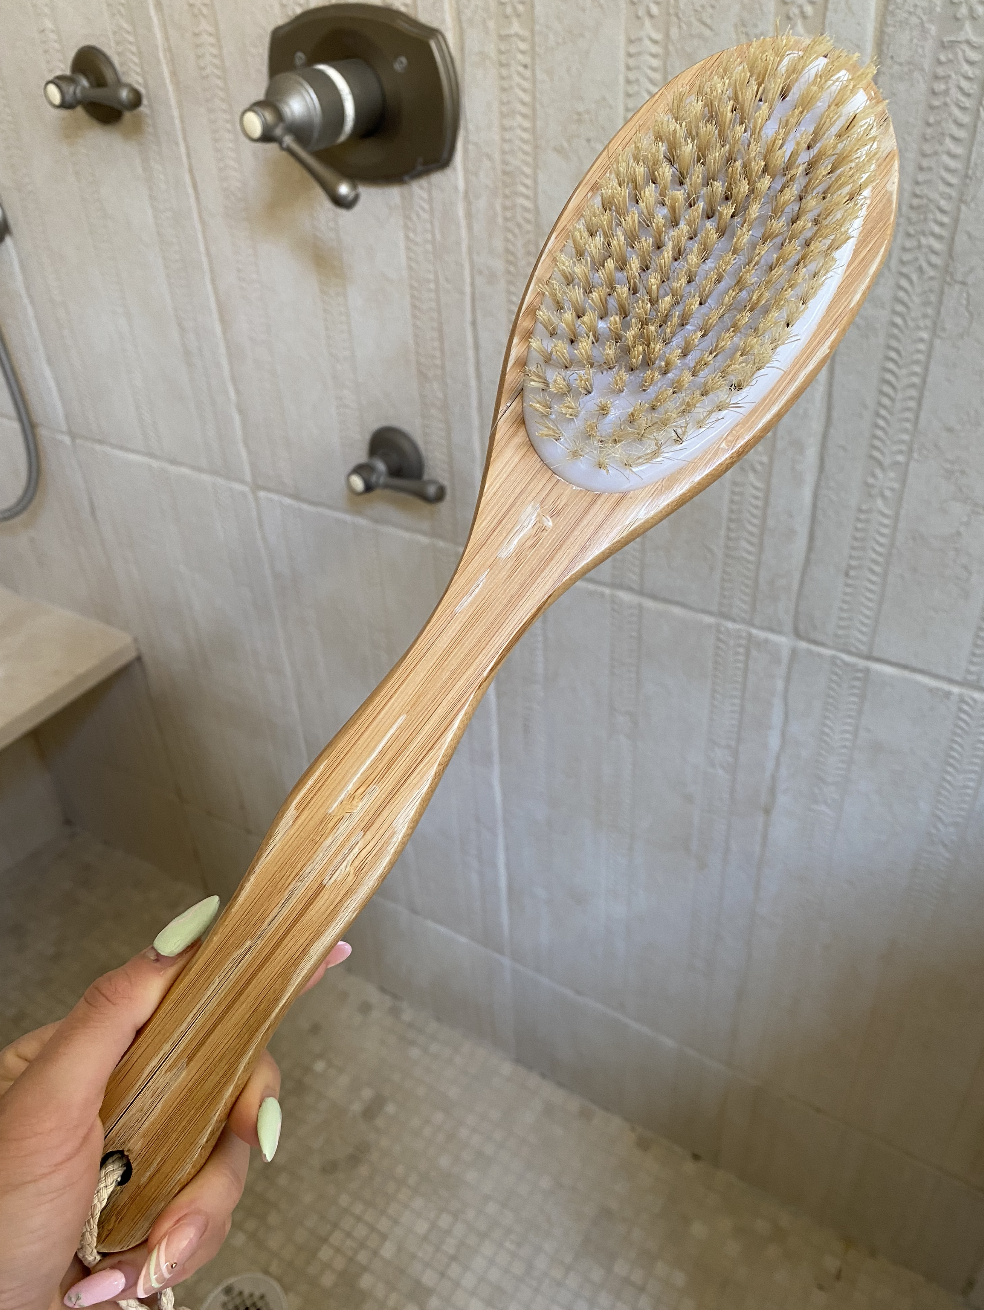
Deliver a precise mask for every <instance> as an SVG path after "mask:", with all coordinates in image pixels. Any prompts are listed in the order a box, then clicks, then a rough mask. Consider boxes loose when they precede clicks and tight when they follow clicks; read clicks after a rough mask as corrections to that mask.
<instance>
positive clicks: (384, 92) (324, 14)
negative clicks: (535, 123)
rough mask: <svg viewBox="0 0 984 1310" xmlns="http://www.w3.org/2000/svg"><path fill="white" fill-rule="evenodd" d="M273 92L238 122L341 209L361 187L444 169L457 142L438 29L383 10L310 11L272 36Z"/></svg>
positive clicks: (453, 79) (446, 54)
mask: <svg viewBox="0 0 984 1310" xmlns="http://www.w3.org/2000/svg"><path fill="white" fill-rule="evenodd" d="M268 67H269V76H270V83H269V85H268V86H267V89H266V94H265V96H264V97H263V99H262V100H257V101H256V102H255V103H254V104H252V105H250V106H249V107H248V108H247V109H245V110H243V113H242V114H241V115H240V119H239V122H240V126H241V127H242V129H243V132H244V133H245V134H246V136H248V137H249V139H250V140H251V141H274V142H276V143H277V144H278V145H279V146H280V148H281V149H282V150H285V151H286V152H287V153H288V154H289V155H291V156H292V157H293V158H294V159H296V160H297V162H298V163H299V164H301V166H302V167H303V168H305V169H307V171H308V173H310V175H311V176H312V177H313V178H314V180H315V181H316V182H317V183H318V185H319V186H320V187H321V188H322V190H323V191H324V192H325V194H326V195H327V196H328V198H329V199H330V200H331V201H332V202H333V203H334V204H336V205H339V206H341V207H342V208H343V209H351V208H352V206H353V205H354V204H355V203H356V202H357V200H358V199H359V187H358V183H359V182H360V181H361V182H377V183H386V182H391V183H392V182H407V181H409V180H410V179H411V178H414V177H419V176H420V174H422V173H429V172H431V171H432V170H434V169H437V168H444V167H446V165H447V164H448V163H450V161H451V156H452V154H453V153H454V144H455V139H456V137H457V133H458V80H457V76H456V74H455V69H454V62H453V60H452V58H451V52H450V50H449V49H448V45H447V42H446V41H445V39H444V37H443V36H442V34H441V33H440V32H439V31H438V30H437V29H436V28H434V27H427V26H426V25H425V24H423V23H419V22H417V20H416V19H414V18H410V17H408V16H407V15H406V14H403V13H400V12H398V11H397V10H395V9H385V8H383V7H381V6H379V5H366V4H340V5H325V6H323V7H322V8H320V9H309V10H308V11H307V12H306V13H303V14H299V15H298V16H297V17H296V18H292V19H291V21H290V22H289V23H285V24H284V25H283V26H282V27H278V28H275V29H274V31H273V32H272V34H271V36H270V54H269V65H268Z"/></svg>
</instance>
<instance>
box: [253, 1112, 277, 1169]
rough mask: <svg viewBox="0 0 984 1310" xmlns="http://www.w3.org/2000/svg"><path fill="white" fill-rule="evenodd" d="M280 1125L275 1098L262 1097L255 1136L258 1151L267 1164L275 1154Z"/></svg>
mask: <svg viewBox="0 0 984 1310" xmlns="http://www.w3.org/2000/svg"><path fill="white" fill-rule="evenodd" d="M282 1123H283V1115H282V1114H281V1112H280V1102H279V1101H278V1100H277V1098H276V1097H275V1096H266V1097H264V1099H263V1100H262V1101H261V1102H260V1112H259V1114H258V1115H257V1116H256V1135H257V1137H258V1138H259V1139H260V1151H261V1152H262V1155H263V1159H264V1160H265V1161H266V1162H267V1164H269V1163H270V1161H271V1160H272V1159H273V1157H274V1156H275V1155H276V1154H277V1146H278V1145H279V1143H280V1126H281V1124H282Z"/></svg>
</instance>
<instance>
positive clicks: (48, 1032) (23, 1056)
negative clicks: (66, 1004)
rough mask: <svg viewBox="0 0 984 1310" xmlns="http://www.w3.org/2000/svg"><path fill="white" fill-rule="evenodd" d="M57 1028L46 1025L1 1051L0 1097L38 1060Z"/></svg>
mask: <svg viewBox="0 0 984 1310" xmlns="http://www.w3.org/2000/svg"><path fill="white" fill-rule="evenodd" d="M57 1027H58V1024H57V1023H46V1024H45V1025H44V1027H43V1028H35V1029H34V1031H33V1032H30V1033H25V1034H24V1036H23V1037H18V1038H17V1040H16V1041H13V1042H11V1043H10V1045H9V1046H5V1047H4V1048H3V1050H2V1051H0V1096H3V1094H4V1092H5V1091H6V1090H7V1088H8V1087H9V1086H10V1084H11V1083H12V1082H15V1081H16V1079H18V1078H19V1077H20V1076H21V1074H22V1073H23V1072H24V1070H25V1069H26V1068H27V1066H28V1065H29V1064H30V1063H31V1061H32V1060H36V1059H37V1057H38V1056H39V1055H40V1053H41V1052H42V1051H43V1050H44V1048H45V1046H46V1045H47V1043H48V1040H49V1038H50V1037H51V1036H52V1034H53V1033H54V1032H55V1029H56V1028H57Z"/></svg>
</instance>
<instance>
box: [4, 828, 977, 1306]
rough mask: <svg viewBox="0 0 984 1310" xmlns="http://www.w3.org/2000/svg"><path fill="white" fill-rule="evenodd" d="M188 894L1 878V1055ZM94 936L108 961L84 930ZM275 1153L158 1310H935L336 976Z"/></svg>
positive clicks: (298, 1018)
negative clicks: (268, 1283) (230, 1297)
mask: <svg viewBox="0 0 984 1310" xmlns="http://www.w3.org/2000/svg"><path fill="white" fill-rule="evenodd" d="M193 899H195V897H194V893H193V892H192V891H191V890H190V889H189V888H188V887H185V886H182V885H181V884H179V883H176V882H172V881H170V880H168V879H167V878H165V877H164V876H163V875H161V874H158V873H157V872H156V871H155V870H154V869H152V868H151V867H150V866H149V865H146V864H144V863H142V862H141V861H139V860H135V859H133V858H131V857H130V856H126V855H123V854H121V853H120V852H118V851H114V850H111V849H110V848H108V847H106V846H103V845H101V844H100V843H99V842H97V841H95V840H94V839H92V838H90V837H88V836H86V835H84V834H83V835H79V836H76V837H74V838H72V839H69V840H67V841H65V842H62V843H57V844H55V845H54V846H49V847H47V848H45V849H44V850H43V851H41V852H39V853H37V854H36V855H34V856H32V857H31V858H30V859H28V860H26V861H25V862H24V863H22V864H21V865H20V866H19V867H18V868H17V869H14V870H11V871H10V872H8V873H7V874H5V875H3V876H0V904H2V906H3V909H2V912H0V914H2V918H0V951H2V958H3V962H4V967H3V971H2V978H0V1044H3V1043H5V1042H7V1041H9V1040H10V1038H11V1037H13V1036H14V1035H16V1034H18V1033H20V1032H22V1031H24V1030H25V1029H27V1028H32V1027H36V1026H38V1025H39V1024H42V1023H46V1022H48V1021H49V1020H51V1019H53V1018H56V1017H58V1016H59V1015H60V1014H61V1013H63V1012H64V1011H65V1010H66V1009H67V1008H68V1007H69V1006H70V1005H71V1004H72V1002H73V1001H74V1000H75V998H76V997H77V995H78V993H79V991H80V990H81V989H82V987H83V986H84V985H85V983H86V982H88V981H89V979H90V978H92V977H93V976H94V975H95V974H96V973H98V972H101V971H102V970H103V969H106V968H110V967H112V966H113V965H114V964H115V963H117V962H118V961H119V960H122V959H123V958H125V956H126V955H128V954H130V953H133V952H135V951H136V950H138V949H139V948H140V947H141V946H143V945H144V944H145V943H146V942H148V941H150V940H151V938H152V937H153V935H154V933H155V932H156V931H157V930H158V928H160V927H161V926H162V925H163V923H165V922H166V921H167V920H168V919H169V918H170V917H171V916H172V915H173V914H175V913H177V911H179V910H181V909H183V908H184V907H185V905H187V904H188V903H190V902H191V901H192V900H193ZM107 924H112V926H113V933H112V934H111V936H112V938H113V942H114V944H113V945H112V946H110V945H108V944H107V937H108V936H110V934H106V932H105V927H106V925H107ZM275 1053H276V1056H277V1058H278V1060H279V1061H280V1065H281V1068H282V1070H283V1074H284V1082H283V1093H282V1098H281V1099H282V1104H283V1109H284V1131H283V1138H282V1141H281V1146H280V1150H279V1152H278V1155H277V1157H276V1160H275V1161H274V1162H273V1163H272V1164H271V1165H268V1166H264V1165H262V1164H261V1163H260V1162H259V1160H256V1161H255V1162H254V1165H253V1167H252V1170H251V1173H250V1180H249V1184H248V1186H247V1189H246V1194H245V1196H244V1198H243V1201H242V1203H241V1205H240V1207H239V1209H238V1211H237V1213H236V1219H235V1224H234V1227H233V1230H232V1232H231V1234H230V1236H229V1240H228V1241H227V1242H226V1245H225V1247H224V1248H223V1250H222V1252H221V1253H220V1255H219V1256H218V1258H217V1259H216V1260H215V1261H214V1262H213V1263H212V1265H211V1266H209V1268H207V1269H205V1270H202V1271H201V1272H200V1273H199V1274H197V1275H196V1276H195V1277H194V1278H193V1279H191V1280H189V1282H187V1283H186V1284H184V1287H183V1289H182V1296H181V1297H179V1302H183V1303H184V1304H185V1305H187V1306H189V1307H190V1308H191V1310H198V1307H200V1306H201V1304H202V1302H203V1301H204V1299H205V1297H206V1295H207V1294H208V1292H209V1291H210V1290H211V1289H212V1288H213V1287H214V1286H215V1285H216V1283H218V1282H219V1281H220V1280H222V1279H224V1278H227V1277H229V1276H231V1275H232V1274H235V1273H237V1272H241V1271H246V1270H261V1271H264V1272H266V1273H269V1274H272V1275H273V1277H275V1278H277V1279H278V1280H279V1281H280V1282H281V1283H282V1284H283V1286H284V1287H285V1289H286V1290H287V1293H288V1298H289V1301H290V1306H291V1310H315V1307H317V1310H322V1308H324V1310H719V1308H720V1310H724V1308H725V1307H727V1308H728V1310H819V1308H820V1307H824V1308H827V1307H829V1308H830V1310H833V1308H834V1307H838V1308H839V1307H848V1306H849V1307H853V1308H855V1310H862V1308H867V1307H872V1308H873V1310H874V1308H877V1310H958V1307H960V1305H961V1304H962V1303H961V1302H959V1301H957V1300H956V1299H955V1298H953V1297H951V1296H949V1295H947V1294H946V1293H944V1292H942V1291H940V1290H939V1289H938V1288H935V1287H933V1286H932V1285H930V1284H929V1283H926V1282H924V1281H923V1280H922V1279H920V1278H918V1277H917V1276H916V1275H914V1274H911V1273H908V1272H907V1271H905V1270H903V1269H899V1268H896V1267H895V1266H892V1265H889V1264H887V1263H886V1262H884V1261H881V1260H877V1259H873V1258H871V1257H869V1256H866V1255H865V1254H864V1253H862V1252H860V1251H857V1250H853V1249H850V1248H849V1247H848V1246H847V1245H846V1243H844V1242H842V1241H840V1240H838V1238H837V1237H835V1236H834V1234H833V1233H831V1232H829V1231H828V1230H825V1229H823V1228H820V1227H819V1226H818V1225H816V1224H814V1223H812V1222H811V1221H809V1220H807V1219H805V1218H804V1217H802V1216H801V1215H799V1214H798V1213H797V1212H795V1211H793V1210H790V1209H788V1208H786V1207H785V1206H782V1205H779V1204H778V1203H777V1202H774V1201H772V1200H770V1199H769V1198H768V1197H766V1196H765V1195H763V1194H762V1193H760V1192H758V1191H756V1190H755V1189H754V1188H751V1187H749V1186H747V1185H746V1184H744V1183H740V1182H738V1181H737V1179H735V1178H732V1177H731V1176H730V1175H728V1174H725V1173H722V1172H720V1171H719V1170H716V1169H713V1168H711V1167H710V1166H708V1165H706V1164H702V1163H700V1162H697V1161H694V1160H693V1159H691V1158H690V1157H689V1156H688V1155H687V1154H686V1153H685V1152H683V1151H680V1150H678V1149H677V1148H676V1147H674V1146H671V1145H669V1144H668V1143H666V1142H663V1141H661V1140H659V1139H658V1138H654V1137H652V1136H649V1135H647V1134H641V1133H639V1132H637V1131H636V1130H634V1129H633V1128H632V1127H631V1126H630V1125H629V1124H627V1123H625V1122H624V1121H622V1120H620V1119H617V1118H615V1117H614V1116H613V1115H611V1114H607V1113H604V1112H602V1111H600V1110H595V1109H593V1108H592V1107H591V1106H589V1105H587V1104H585V1103H584V1102H583V1101H581V1100H579V1099H578V1098H577V1097H576V1096H573V1095H572V1094H571V1093H569V1092H566V1091H563V1090H561V1089H560V1088H558V1087H555V1086H553V1085H552V1084H550V1083H548V1082H546V1081H545V1080H544V1079H543V1078H541V1077H539V1076H538V1075H536V1074H533V1073H530V1072H529V1071H528V1070H526V1069H523V1068H521V1067H519V1066H518V1065H515V1064H513V1063H511V1062H510V1061H509V1060H507V1059H506V1058H505V1057H503V1056H502V1055H500V1054H499V1053H498V1052H496V1051H493V1050H490V1049H488V1048H486V1047H483V1046H481V1045H479V1044H478V1043H476V1042H473V1041H470V1040H468V1039H467V1038H465V1037H462V1036H461V1035H460V1034H458V1033H456V1032H454V1031H453V1030H451V1029H449V1028H447V1027H445V1026H443V1025H442V1024H440V1023H437V1022H436V1021H435V1020H433V1019H430V1018H428V1017H427V1016H426V1015H424V1014H421V1013H419V1012H417V1011H415V1010H413V1009H411V1008H410V1007H409V1006H406V1005H404V1004H402V1003H401V1002H399V1001H397V1000H394V999H393V998H392V997H390V996H387V995H385V994H384V993H383V992H380V991H379V990H378V989H376V988H375V987H372V986H370V985H369V984H368V983H365V982H363V981H362V980H360V979H359V978H357V977H355V976H354V975H353V974H352V973H351V971H348V972H346V970H345V967H344V966H343V967H342V968H341V969H338V970H336V971H334V973H333V974H329V976H328V978H327V979H326V981H325V983H323V984H322V985H321V987H320V988H319V989H318V990H317V991H315V992H314V993H312V994H311V995H309V996H307V997H304V998H303V999H302V1000H301V1001H300V1002H299V1003H298V1005H297V1006H296V1007H295V1009H294V1011H293V1012H292V1014H291V1015H290V1017H289V1018H288V1020H287V1021H286V1022H285V1024H284V1025H283V1027H282V1028H281V1030H280V1032H279V1033H278V1035H277V1038H276V1042H275Z"/></svg>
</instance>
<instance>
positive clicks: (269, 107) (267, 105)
mask: <svg viewBox="0 0 984 1310" xmlns="http://www.w3.org/2000/svg"><path fill="white" fill-rule="evenodd" d="M302 106H303V101H302ZM292 108H294V106H292V105H291V104H290V103H289V102H288V103H287V104H284V103H283V102H282V101H278V100H257V101H255V102H254V103H253V104H251V105H250V106H249V107H248V108H247V109H244V110H243V112H242V113H241V114H240V116H239V126H240V127H241V128H242V130H243V135H244V136H247V137H249V139H250V141H276V143H277V145H279V146H280V149H281V150H285V151H286V152H287V154H288V155H290V157H291V158H292V159H296V160H297V162H298V163H299V164H300V166H301V167H302V168H303V169H306V170H307V172H308V173H309V174H310V175H311V177H313V178H314V180H315V182H317V184H318V186H319V187H321V189H322V191H323V192H324V193H325V195H326V196H327V197H328V199H329V200H330V201H331V202H332V204H333V205H338V206H339V208H340V209H351V208H352V206H353V205H355V204H356V203H357V202H358V199H359V185H358V183H357V182H353V181H352V180H351V178H347V177H344V176H343V175H342V174H341V173H339V171H338V169H337V168H332V166H331V165H330V164H326V163H325V162H324V161H323V160H321V159H318V158H317V157H316V156H315V155H312V154H311V152H310V150H307V149H305V147H304V146H303V145H302V144H301V142H300V141H298V139H297V137H296V135H295V133H294V130H293V129H294V128H297V129H298V130H300V131H302V132H304V134H305V136H306V137H310V135H311V125H310V121H305V119H304V117H303V114H299V113H297V111H296V108H294V112H293V113H291V110H292ZM319 109H320V106H319ZM285 111H286V112H285ZM309 112H310V110H309Z"/></svg>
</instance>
